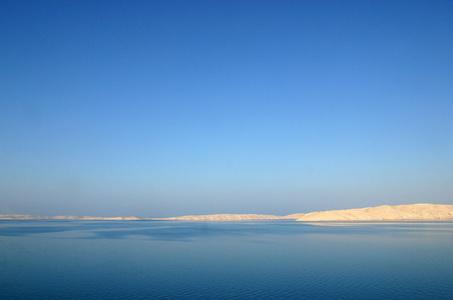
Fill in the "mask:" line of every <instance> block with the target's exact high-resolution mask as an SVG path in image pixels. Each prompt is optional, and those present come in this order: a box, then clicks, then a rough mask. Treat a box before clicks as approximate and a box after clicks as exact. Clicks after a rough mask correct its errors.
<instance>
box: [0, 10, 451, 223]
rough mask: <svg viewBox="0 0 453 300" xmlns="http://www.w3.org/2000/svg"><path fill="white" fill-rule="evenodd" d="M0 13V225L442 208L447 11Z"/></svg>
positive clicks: (447, 189) (446, 198)
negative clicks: (4, 217)
mask: <svg viewBox="0 0 453 300" xmlns="http://www.w3.org/2000/svg"><path fill="white" fill-rule="evenodd" d="M0 15H1V17H0V40H1V41H2V43H1V46H0V54H1V55H0V63H1V65H0V66H1V72H0V76H1V77H0V97H1V98H0V104H1V107H0V214H12V213H17V214H47V215H58V214H69V215H99V216H112V215H137V216H151V217H159V216H162V217H164V216H176V215H185V214H211V213H264V214H280V215H285V214H290V213H297V212H310V211H317V210H326V209H343V208H357V207H366V206H376V205H383V204H390V205H397V204H412V203H421V202H423V203H440V204H453V185H452V184H451V183H452V179H453V117H452V116H453V56H452V53H453V2H451V1H2V2H1V3H0Z"/></svg>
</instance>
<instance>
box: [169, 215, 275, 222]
mask: <svg viewBox="0 0 453 300" xmlns="http://www.w3.org/2000/svg"><path fill="white" fill-rule="evenodd" d="M278 219H282V217H280V216H274V215H256V214H217V215H199V216H182V217H173V218H160V220H181V221H246V220H278Z"/></svg>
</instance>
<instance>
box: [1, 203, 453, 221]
mask: <svg viewBox="0 0 453 300" xmlns="http://www.w3.org/2000/svg"><path fill="white" fill-rule="evenodd" d="M0 219H3V220H111V221H117V220H118V221H120V220H180V221H247V220H282V219H288V220H291V219H292V220H297V221H307V222H311V221H390V220H394V221H397V220H427V221H428V220H453V205H443V204H411V205H397V206H390V205H383V206H377V207H366V208H359V209H345V210H330V211H320V212H312V213H307V214H305V213H297V214H291V215H287V216H274V215H259V214H215V215H196V216H181V217H171V218H143V217H90V216H39V215H0Z"/></svg>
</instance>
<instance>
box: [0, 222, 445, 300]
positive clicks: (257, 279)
mask: <svg viewBox="0 0 453 300" xmlns="http://www.w3.org/2000/svg"><path fill="white" fill-rule="evenodd" d="M324 225H325V223H324ZM331 225H339V224H334V223H332V224H331ZM452 228H453V223H452V222H430V223H425V222H420V223H408V222H391V223H378V224H372V223H362V222H360V223H349V224H348V226H317V225H313V224H306V223H300V222H295V221H257V222H256V221H255V222H180V221H179V222H178V221H49V220H47V221H1V222H0V247H1V254H2V255H1V258H0V298H1V299H49V298H60V299H61V298H65V299H80V298H85V299H86V298H104V299H105V298H124V299H149V298H153V299H187V298H193V299H208V298H209V299H251V298H255V299H275V298H288V299H291V298H293V299H332V298H334V299H341V298H344V299H382V298H392V299H400V298H410V299H414V298H415V299H428V298H429V299H448V298H450V297H451V295H452V294H453V258H452V255H451V253H453V252H452V251H453V235H452V231H451V229H452Z"/></svg>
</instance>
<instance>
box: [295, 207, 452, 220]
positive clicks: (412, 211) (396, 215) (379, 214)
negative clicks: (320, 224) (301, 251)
mask: <svg viewBox="0 0 453 300" xmlns="http://www.w3.org/2000/svg"><path fill="white" fill-rule="evenodd" d="M452 219H453V205H442V204H412V205H396V206H390V205H382V206H377V207H366V208H358V209H344V210H330V211H321V212H312V213H309V214H306V215H304V216H302V217H301V218H299V219H297V221H384V220H452Z"/></svg>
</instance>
